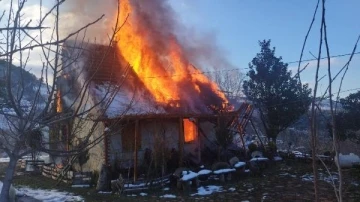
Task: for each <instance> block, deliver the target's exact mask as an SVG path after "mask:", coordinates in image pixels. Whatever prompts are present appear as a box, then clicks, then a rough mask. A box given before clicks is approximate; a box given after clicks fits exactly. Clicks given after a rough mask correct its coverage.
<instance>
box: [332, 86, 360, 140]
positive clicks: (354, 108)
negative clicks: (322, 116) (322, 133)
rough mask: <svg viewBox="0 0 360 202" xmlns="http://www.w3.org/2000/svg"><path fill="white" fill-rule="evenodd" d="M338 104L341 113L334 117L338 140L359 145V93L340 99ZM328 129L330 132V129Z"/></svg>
mask: <svg viewBox="0 0 360 202" xmlns="http://www.w3.org/2000/svg"><path fill="white" fill-rule="evenodd" d="M340 104H341V106H342V108H343V111H341V112H339V113H337V114H336V115H335V120H336V122H335V123H336V128H337V131H336V133H337V134H336V135H337V138H338V140H346V139H350V140H353V141H355V142H357V143H360V135H359V134H358V131H359V130H360V91H358V92H356V93H352V94H350V95H349V96H347V97H346V98H344V99H340ZM329 129H330V131H332V130H331V127H329ZM330 134H331V132H330Z"/></svg>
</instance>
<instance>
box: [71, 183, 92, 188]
mask: <svg viewBox="0 0 360 202" xmlns="http://www.w3.org/2000/svg"><path fill="white" fill-rule="evenodd" d="M71 187H72V188H88V187H90V185H89V184H74V185H71Z"/></svg>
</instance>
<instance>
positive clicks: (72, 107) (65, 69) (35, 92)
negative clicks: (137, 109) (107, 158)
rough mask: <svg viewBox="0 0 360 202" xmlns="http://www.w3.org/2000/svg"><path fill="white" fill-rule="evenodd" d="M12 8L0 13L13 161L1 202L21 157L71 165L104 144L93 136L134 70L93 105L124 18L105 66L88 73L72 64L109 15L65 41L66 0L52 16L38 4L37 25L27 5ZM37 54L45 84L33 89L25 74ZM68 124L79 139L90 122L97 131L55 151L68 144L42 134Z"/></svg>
mask: <svg viewBox="0 0 360 202" xmlns="http://www.w3.org/2000/svg"><path fill="white" fill-rule="evenodd" d="M8 2H9V4H8V6H7V7H5V8H1V9H3V10H2V11H1V14H0V23H1V25H0V26H2V27H0V32H1V33H0V60H1V64H0V65H1V66H2V67H3V70H4V71H3V72H1V73H0V76H2V79H3V81H4V83H5V85H4V92H5V93H4V94H5V95H4V99H3V101H4V103H5V105H4V107H2V108H1V109H0V119H1V127H0V150H3V151H5V152H6V153H7V154H8V155H9V157H10V162H9V164H8V167H7V169H6V174H5V177H4V182H3V188H2V190H1V195H0V201H7V199H8V197H9V189H10V185H11V184H12V180H13V175H14V172H15V167H16V164H17V161H18V160H19V159H20V158H21V157H22V156H24V155H27V154H29V153H32V152H35V151H40V152H46V153H49V154H54V155H56V156H64V157H71V158H70V160H69V162H70V163H71V162H72V161H74V159H76V158H77V156H78V154H82V153H83V152H84V151H87V150H89V149H90V148H91V147H94V145H96V144H98V143H99V142H100V141H101V140H102V139H103V138H104V134H105V132H103V133H101V134H97V135H96V136H95V134H94V133H95V131H96V128H97V127H98V123H99V119H101V118H102V117H103V116H104V113H105V111H106V109H107V108H108V107H109V105H110V104H111V102H112V100H113V99H114V96H115V94H116V93H117V92H118V91H119V89H120V87H121V86H122V84H123V81H124V80H125V78H126V76H127V72H128V69H129V68H125V69H124V70H123V72H122V73H123V76H122V78H123V79H122V80H117V83H116V85H113V84H110V85H106V84H104V85H102V86H103V93H102V94H101V96H100V97H97V99H93V98H92V97H91V92H90V91H91V88H93V87H94V84H93V82H92V80H93V78H94V76H95V74H96V73H97V72H98V71H100V68H101V67H102V64H103V62H104V60H105V59H106V54H107V53H108V52H110V51H111V46H112V45H113V43H114V39H115V35H116V33H117V32H119V30H120V28H121V26H122V23H124V22H119V15H118V16H117V17H116V18H115V21H114V26H113V29H112V32H111V33H109V34H108V36H107V42H106V43H103V44H102V46H103V47H108V49H107V50H104V51H103V52H102V53H103V54H104V55H103V58H102V59H101V60H100V62H99V61H98V62H97V63H93V64H88V66H87V67H86V68H91V72H89V71H86V69H74V68H73V64H74V63H77V62H79V60H83V59H84V55H88V54H90V53H91V51H90V52H89V47H90V46H91V45H89V42H91V41H89V40H88V39H86V32H87V30H88V28H89V27H91V26H92V25H94V24H96V23H98V22H100V21H101V20H103V19H104V15H101V16H98V17H97V18H95V19H94V20H93V21H91V22H89V23H88V24H85V25H83V26H82V27H78V28H77V29H76V30H75V31H73V32H71V33H70V34H67V35H65V36H62V34H61V33H60V32H61V30H60V28H59V24H60V21H61V17H60V14H61V12H60V10H61V6H62V5H63V3H64V2H65V0H56V1H55V2H54V3H53V5H52V6H51V7H50V9H48V10H47V11H45V10H42V9H43V5H42V1H41V0H39V7H40V13H39V16H40V17H39V19H38V20H36V19H28V18H25V17H24V15H25V14H26V13H24V12H25V11H24V10H25V9H24V8H26V6H27V4H28V2H27V1H26V0H19V1H14V0H11V1H8ZM118 11H119V9H118ZM118 13H119V12H118ZM35 21H36V22H35ZM70 41H72V42H70ZM67 50H71V52H70V54H69V52H67V53H66V51H67ZM35 51H38V52H37V53H38V54H40V55H41V60H42V61H41V62H42V66H41V67H40V76H39V77H40V79H38V80H36V81H35V82H33V83H31V84H30V83H26V79H25V77H26V76H27V75H29V73H27V71H26V70H28V69H29V65H28V63H29V61H31V58H32V57H33V54H34V52H35ZM90 56H91V55H90ZM88 57H89V55H88ZM74 71H77V72H76V73H75V75H73V76H76V77H75V78H73V80H72V81H73V82H69V80H68V79H67V78H68V76H69V74H70V73H71V74H72V73H74ZM64 80H65V81H66V82H67V83H66V84H67V87H68V88H67V91H66V90H65V91H64V89H62V92H61V93H60V89H58V86H59V84H61V82H64ZM70 84H71V85H70ZM70 98H71V99H70ZM60 101H63V102H66V105H59V102H60ZM130 104H131V102H130V103H129V105H130ZM64 106H66V107H64ZM99 109H101V110H99ZM126 109H127V107H125V108H124V109H123V111H122V112H119V113H123V112H125V111H126ZM99 111H100V112H99ZM66 121H71V122H73V124H72V125H71V129H70V130H69V132H70V133H71V137H72V138H74V139H76V137H77V135H78V134H79V131H80V130H81V129H82V128H83V127H84V126H83V125H84V124H85V123H86V122H89V121H90V122H91V123H92V125H91V127H89V129H88V130H87V132H86V133H87V134H85V135H84V134H82V136H81V137H78V138H77V139H78V140H79V141H78V143H77V144H75V145H74V146H73V147H72V148H67V149H64V148H59V147H51V145H58V144H59V143H63V142H64V140H60V139H59V138H55V140H54V139H51V141H50V142H49V141H45V138H46V137H45V136H46V135H45V134H44V133H43V130H44V129H45V128H47V127H52V128H54V127H55V126H57V125H60V124H61V123H63V122H66Z"/></svg>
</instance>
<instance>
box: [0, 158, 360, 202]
mask: <svg viewBox="0 0 360 202" xmlns="http://www.w3.org/2000/svg"><path fill="white" fill-rule="evenodd" d="M5 166H6V164H4V163H2V164H1V163H0V180H1V178H3V175H4V171H5ZM319 172H320V178H321V180H320V182H319V185H320V186H319V187H320V198H321V201H336V198H335V195H334V189H333V187H332V186H331V183H330V179H331V178H330V177H329V175H328V174H326V173H325V170H324V169H322V168H321V167H320V168H319ZM358 172H359V171H358V170H357V171H355V170H353V169H349V170H344V176H345V177H344V178H345V180H344V181H345V183H344V191H345V194H344V196H345V200H344V201H360V186H359V184H360V173H358ZM333 175H334V176H335V177H336V175H335V174H333ZM55 184H56V183H55V181H54V180H51V179H48V178H45V177H43V176H40V175H33V174H29V173H24V172H22V171H21V170H20V169H18V171H17V173H16V176H15V177H14V185H15V187H17V186H29V187H32V188H41V189H58V190H61V191H68V192H72V193H74V194H76V195H81V196H82V197H83V198H84V199H85V201H107V202H108V201H119V200H121V201H164V200H166V201H194V200H196V201H313V198H314V196H313V194H314V191H313V182H312V170H311V165H310V164H308V163H304V162H298V161H294V160H293V161H286V162H282V163H278V164H276V165H273V166H272V167H271V168H269V169H267V170H266V171H264V173H263V175H262V176H252V175H251V174H240V175H235V176H234V177H233V179H232V180H231V181H229V182H226V183H221V182H219V181H217V180H208V181H206V182H203V183H202V184H201V185H200V186H207V185H216V186H221V187H222V190H223V191H222V192H217V193H212V194H211V195H205V196H191V195H192V194H194V193H196V192H197V189H196V188H193V189H192V190H190V192H189V193H184V192H183V191H181V190H177V189H176V188H171V189H170V190H166V191H164V190H161V189H159V190H147V191H146V193H147V196H140V195H139V192H138V193H136V192H134V193H125V194H124V195H122V196H119V195H111V194H99V193H96V192H95V189H94V188H71V187H70V186H69V185H65V184H61V185H58V186H55ZM164 194H172V195H176V198H175V199H169V198H166V199H164V198H160V196H163V195H164ZM135 195H136V196H135ZM24 199H25V198H24Z"/></svg>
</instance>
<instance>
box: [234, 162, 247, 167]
mask: <svg viewBox="0 0 360 202" xmlns="http://www.w3.org/2000/svg"><path fill="white" fill-rule="evenodd" d="M245 165H246V163H245V162H241V161H239V162H237V163H236V164H235V165H234V167H235V168H240V167H243V166H245Z"/></svg>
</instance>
